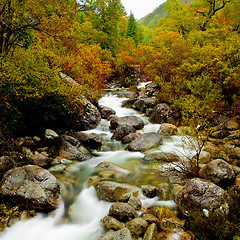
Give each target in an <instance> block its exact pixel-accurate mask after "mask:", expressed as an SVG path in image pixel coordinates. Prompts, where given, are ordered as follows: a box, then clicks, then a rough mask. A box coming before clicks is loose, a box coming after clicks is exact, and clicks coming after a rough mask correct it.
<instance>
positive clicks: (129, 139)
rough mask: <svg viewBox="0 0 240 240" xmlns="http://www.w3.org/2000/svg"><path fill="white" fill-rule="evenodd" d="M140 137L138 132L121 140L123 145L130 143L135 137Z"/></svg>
mask: <svg viewBox="0 0 240 240" xmlns="http://www.w3.org/2000/svg"><path fill="white" fill-rule="evenodd" d="M140 135H141V133H138V132H136V133H130V134H128V135H127V136H125V137H124V138H123V141H122V142H123V143H130V142H132V141H133V140H135V139H136V138H137V137H139V136H140Z"/></svg>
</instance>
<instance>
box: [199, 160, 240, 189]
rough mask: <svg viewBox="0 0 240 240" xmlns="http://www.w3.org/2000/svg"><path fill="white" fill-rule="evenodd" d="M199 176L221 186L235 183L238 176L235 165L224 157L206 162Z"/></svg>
mask: <svg viewBox="0 0 240 240" xmlns="http://www.w3.org/2000/svg"><path fill="white" fill-rule="evenodd" d="M199 176H200V177H201V178H205V179H208V180H210V181H212V182H214V183H215V184H217V185H219V186H221V187H226V186H229V185H231V184H233V183H234V181H235V177H236V176H235V172H234V170H233V167H232V166H231V165H230V164H228V163H227V162H225V161H224V160H222V159H215V160H213V161H211V162H210V163H208V164H206V165H205V166H204V167H203V168H202V169H201V170H200V171H199Z"/></svg>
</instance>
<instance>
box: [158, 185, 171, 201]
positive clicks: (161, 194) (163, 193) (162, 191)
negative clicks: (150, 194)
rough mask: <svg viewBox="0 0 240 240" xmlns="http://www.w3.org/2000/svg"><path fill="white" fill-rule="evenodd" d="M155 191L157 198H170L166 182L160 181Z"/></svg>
mask: <svg viewBox="0 0 240 240" xmlns="http://www.w3.org/2000/svg"><path fill="white" fill-rule="evenodd" d="M156 193H157V196H158V198H159V200H164V201H166V200H169V199H170V196H169V195H170V186H169V184H168V183H160V184H159V185H158V186H157V188H156Z"/></svg>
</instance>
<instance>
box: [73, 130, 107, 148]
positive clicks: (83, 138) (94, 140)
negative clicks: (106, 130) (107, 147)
mask: <svg viewBox="0 0 240 240" xmlns="http://www.w3.org/2000/svg"><path fill="white" fill-rule="evenodd" d="M73 136H74V137H75V138H76V139H77V140H79V141H80V142H81V143H82V144H83V145H84V146H85V147H88V148H91V149H97V148H99V147H100V146H101V145H102V144H103V142H102V140H101V138H100V137H99V136H98V135H97V134H95V133H89V134H88V133H84V132H76V133H74V134H73Z"/></svg>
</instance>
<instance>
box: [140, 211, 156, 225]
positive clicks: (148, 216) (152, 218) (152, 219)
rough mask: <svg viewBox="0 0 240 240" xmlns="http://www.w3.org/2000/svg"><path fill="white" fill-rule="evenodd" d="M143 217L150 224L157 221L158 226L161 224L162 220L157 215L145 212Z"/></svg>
mask: <svg viewBox="0 0 240 240" xmlns="http://www.w3.org/2000/svg"><path fill="white" fill-rule="evenodd" d="M142 219H144V220H145V221H147V223H148V224H149V225H150V224H152V223H155V224H156V225H157V226H158V225H159V224H160V220H159V219H158V218H157V217H156V216H154V215H152V214H149V213H147V214H143V216H142Z"/></svg>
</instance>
